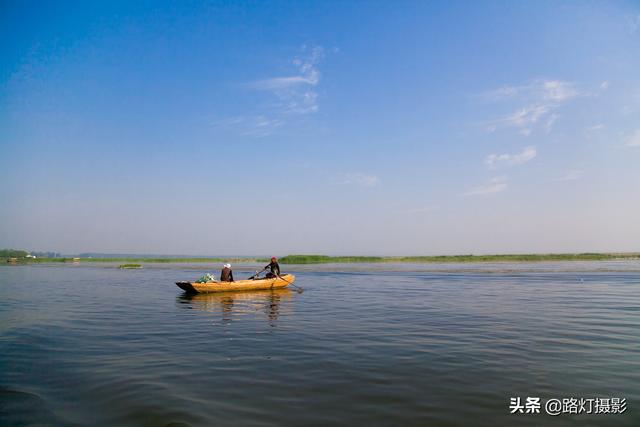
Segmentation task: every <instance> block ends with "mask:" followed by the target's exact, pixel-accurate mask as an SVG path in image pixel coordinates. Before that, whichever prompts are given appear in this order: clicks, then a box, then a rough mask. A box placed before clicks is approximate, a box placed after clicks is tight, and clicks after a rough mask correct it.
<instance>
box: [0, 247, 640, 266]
mask: <svg viewBox="0 0 640 427" xmlns="http://www.w3.org/2000/svg"><path fill="white" fill-rule="evenodd" d="M28 254H29V253H28V252H27V251H22V250H14V249H2V250H0V260H2V261H3V262H5V263H7V262H11V261H13V262H14V263H17V264H27V263H51V262H62V263H64V262H75V263H87V262H95V263H116V262H119V263H127V264H134V263H135V264H140V263H221V262H231V263H262V262H265V263H268V262H269V259H268V258H249V257H247V258H239V257H234V258H220V257H216V258H202V257H191V258H189V257H181V258H169V257H166V258H164V257H163V258H158V257H114V258H98V257H86V258H71V257H55V258H49V257H41V258H29V257H27V255H28ZM611 260H640V252H633V253H571V254H567V253H557V254H505V255H432V256H328V255H287V256H284V257H281V258H280V259H279V262H280V263H282V264H329V263H344V264H347V263H392V262H398V263H470V262H540V261H611Z"/></svg>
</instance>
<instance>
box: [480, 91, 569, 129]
mask: <svg viewBox="0 0 640 427" xmlns="http://www.w3.org/2000/svg"><path fill="white" fill-rule="evenodd" d="M579 95H581V93H580V92H579V91H578V89H577V88H576V85H575V84H574V83H572V82H566V81H562V80H541V79H538V80H533V81H532V82H530V83H527V84H524V85H519V86H502V87H500V88H498V89H494V90H491V91H488V92H485V93H484V94H483V95H482V96H481V97H482V98H483V99H484V100H486V101H489V102H505V101H516V102H518V103H521V104H523V105H522V106H521V107H519V108H518V109H517V110H515V111H513V112H512V113H510V114H507V115H505V116H503V117H499V118H497V119H494V120H490V121H489V122H487V123H486V130H487V131H488V132H495V131H496V130H498V129H501V128H515V129H516V130H517V131H518V133H519V134H521V135H524V136H528V135H530V134H531V132H532V131H533V130H534V128H535V127H536V126H542V128H543V129H544V130H545V131H546V132H550V131H551V129H552V127H553V125H554V123H555V122H556V120H557V119H558V117H559V115H558V114H556V113H555V111H556V110H557V109H558V108H559V107H560V106H561V105H562V104H564V103H565V102H567V101H569V100H571V99H573V98H575V97H577V96H579Z"/></svg>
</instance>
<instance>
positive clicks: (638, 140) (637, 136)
mask: <svg viewBox="0 0 640 427" xmlns="http://www.w3.org/2000/svg"><path fill="white" fill-rule="evenodd" d="M624 145H626V146H627V147H640V129H636V131H635V132H634V133H633V134H632V135H631V136H629V137H628V138H627V141H626V142H625V144H624Z"/></svg>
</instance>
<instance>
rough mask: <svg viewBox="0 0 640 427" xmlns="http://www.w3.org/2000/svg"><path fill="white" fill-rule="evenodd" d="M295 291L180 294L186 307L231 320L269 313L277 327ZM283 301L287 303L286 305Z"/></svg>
mask: <svg viewBox="0 0 640 427" xmlns="http://www.w3.org/2000/svg"><path fill="white" fill-rule="evenodd" d="M292 295H293V292H291V290H290V289H287V288H283V289H272V290H262V291H242V292H220V293H202V294H189V293H184V294H182V295H180V296H179V297H178V302H179V303H181V304H184V305H185V308H189V309H196V310H202V311H208V312H211V313H220V314H221V315H222V320H223V321H224V322H225V323H227V322H231V320H232V319H233V318H234V317H237V316H246V315H261V314H264V315H266V320H267V321H268V322H269V324H270V325H271V326H275V322H276V320H278V317H279V316H280V315H281V314H286V313H287V312H290V310H291V305H290V304H288V302H290V300H291V297H292ZM283 303H284V304H283Z"/></svg>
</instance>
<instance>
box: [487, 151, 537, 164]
mask: <svg viewBox="0 0 640 427" xmlns="http://www.w3.org/2000/svg"><path fill="white" fill-rule="evenodd" d="M537 155H538V152H537V150H536V147H534V146H529V147H525V148H524V149H523V150H522V151H521V152H520V153H517V154H489V155H488V156H487V157H486V158H485V159H484V163H485V164H486V165H487V166H488V167H489V169H496V168H497V167H498V166H499V165H502V164H504V165H507V166H516V165H522V164H524V163H527V162H529V161H531V160H533V159H534V158H535V157H536V156H537Z"/></svg>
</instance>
